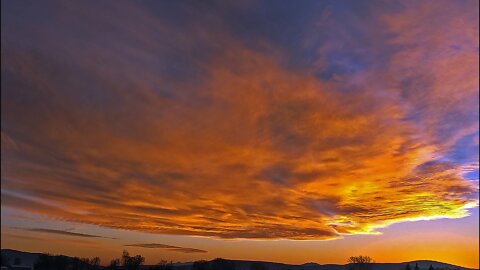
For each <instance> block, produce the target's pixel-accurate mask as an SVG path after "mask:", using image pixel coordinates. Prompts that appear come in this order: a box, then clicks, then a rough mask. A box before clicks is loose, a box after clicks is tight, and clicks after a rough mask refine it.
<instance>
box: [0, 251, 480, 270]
mask: <svg viewBox="0 0 480 270" xmlns="http://www.w3.org/2000/svg"><path fill="white" fill-rule="evenodd" d="M1 253H2V255H4V256H5V257H7V258H8V259H9V262H10V265H14V262H15V261H16V262H20V264H19V265H17V266H22V267H25V268H30V269H33V266H34V264H35V262H36V260H37V259H38V258H39V257H40V255H42V253H32V252H23V251H18V250H12V249H2V250H1ZM62 257H67V258H70V257H68V256H62ZM222 261H224V262H225V263H227V265H229V267H231V266H234V269H235V270H252V269H255V268H254V267H253V265H256V266H259V265H261V266H260V267H261V268H257V269H265V270H348V264H345V265H341V264H323V265H321V264H317V263H305V264H301V265H293V264H284V263H275V262H264V261H246V260H222ZM205 263H206V264H207V265H209V266H212V265H213V263H214V260H213V261H208V262H205ZM407 264H410V266H411V268H412V269H413V267H414V266H415V264H418V266H419V267H420V269H421V270H426V269H428V267H430V265H432V266H433V267H434V268H435V269H436V270H440V269H441V270H446V269H450V270H473V268H464V267H460V266H456V265H452V264H448V263H442V262H436V261H429V260H420V261H411V262H403V263H375V264H373V268H372V270H404V269H405V266H406V265H407ZM193 265H194V262H185V263H177V264H175V265H174V266H175V267H174V269H176V270H192V269H193ZM153 267H155V266H154V265H144V266H142V267H141V269H150V268H153ZM217 267H218V266H217ZM12 269H15V268H12ZM214 270H217V269H216V268H215V269H214ZM222 270H229V269H222Z"/></svg>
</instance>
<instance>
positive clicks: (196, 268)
mask: <svg viewBox="0 0 480 270" xmlns="http://www.w3.org/2000/svg"><path fill="white" fill-rule="evenodd" d="M192 270H210V267H209V265H208V262H207V261H196V262H194V263H193V266H192Z"/></svg>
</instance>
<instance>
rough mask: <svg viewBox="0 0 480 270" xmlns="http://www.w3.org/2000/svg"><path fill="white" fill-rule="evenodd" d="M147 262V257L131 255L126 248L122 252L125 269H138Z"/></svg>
mask: <svg viewBox="0 0 480 270" xmlns="http://www.w3.org/2000/svg"><path fill="white" fill-rule="evenodd" d="M144 262H145V257H142V256H141V255H135V256H133V257H131V256H130V254H129V253H128V251H126V250H124V251H123V254H122V264H123V268H124V269H125V270H137V269H139V268H140V265H143V263H144Z"/></svg>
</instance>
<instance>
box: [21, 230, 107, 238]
mask: <svg viewBox="0 0 480 270" xmlns="http://www.w3.org/2000/svg"><path fill="white" fill-rule="evenodd" d="M12 229H18V230H24V231H30V232H39V233H49V234H58V235H65V236H75V237H86V238H110V237H104V236H100V235H93V234H85V233H77V232H72V231H69V230H56V229H46V228H20V227H15V228H12ZM110 239H115V238H110Z"/></svg>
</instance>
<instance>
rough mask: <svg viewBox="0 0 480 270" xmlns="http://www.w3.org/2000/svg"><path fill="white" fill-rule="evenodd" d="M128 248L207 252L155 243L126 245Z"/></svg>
mask: <svg viewBox="0 0 480 270" xmlns="http://www.w3.org/2000/svg"><path fill="white" fill-rule="evenodd" d="M125 246H126V247H141V248H158V249H164V250H168V251H176V252H182V253H206V252H207V251H206V250H202V249H196V248H186V247H176V246H170V245H164V244H155V243H150V244H130V245H125Z"/></svg>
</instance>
